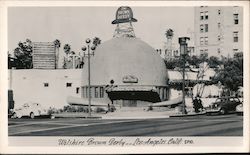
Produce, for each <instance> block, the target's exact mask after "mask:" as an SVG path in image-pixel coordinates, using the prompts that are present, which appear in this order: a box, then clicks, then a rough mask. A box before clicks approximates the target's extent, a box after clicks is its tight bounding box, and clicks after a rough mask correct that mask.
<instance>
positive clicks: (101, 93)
mask: <svg viewBox="0 0 250 155" xmlns="http://www.w3.org/2000/svg"><path fill="white" fill-rule="evenodd" d="M103 97H104V89H103V87H100V98H103Z"/></svg>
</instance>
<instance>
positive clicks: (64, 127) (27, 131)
mask: <svg viewBox="0 0 250 155" xmlns="http://www.w3.org/2000/svg"><path fill="white" fill-rule="evenodd" d="M137 121H141V120H130V121H115V122H101V123H89V124H80V125H76V124H75V125H70V126H69V125H68V126H63V127H54V128H47V129H37V130H25V131H21V132H14V133H11V134H9V136H12V135H17V134H22V133H29V132H42V131H49V130H57V129H66V128H73V127H81V126H83V127H84V126H92V125H104V124H115V123H126V122H137Z"/></svg>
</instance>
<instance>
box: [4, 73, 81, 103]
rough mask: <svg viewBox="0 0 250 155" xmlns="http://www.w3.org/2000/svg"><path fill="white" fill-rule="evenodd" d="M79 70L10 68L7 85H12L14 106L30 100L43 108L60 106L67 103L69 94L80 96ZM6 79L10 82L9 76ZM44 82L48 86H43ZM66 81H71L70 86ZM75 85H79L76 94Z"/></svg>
mask: <svg viewBox="0 0 250 155" xmlns="http://www.w3.org/2000/svg"><path fill="white" fill-rule="evenodd" d="M81 72H82V70H80V69H67V70H63V69H61V70H60V69H59V70H42V69H27V70H25V69H22V70H12V80H11V85H10V84H9V87H12V90H13V92H14V101H15V107H19V106H21V105H22V104H24V103H25V102H29V101H31V102H37V103H40V104H42V106H43V107H45V108H49V107H55V108H62V107H63V106H65V105H67V102H66V98H67V97H68V96H69V95H70V96H76V97H80V96H81V95H80V94H81V92H80V91H81V90H80V83H81ZM9 73H10V70H9ZM9 75H10V74H9ZM8 80H9V82H10V76H9V79H8ZM44 83H48V84H49V86H48V87H44ZM66 83H72V86H71V87H66ZM77 87H79V93H78V94H77V93H76V88H77Z"/></svg>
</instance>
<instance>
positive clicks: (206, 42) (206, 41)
mask: <svg viewBox="0 0 250 155" xmlns="http://www.w3.org/2000/svg"><path fill="white" fill-rule="evenodd" d="M205 45H208V37H205Z"/></svg>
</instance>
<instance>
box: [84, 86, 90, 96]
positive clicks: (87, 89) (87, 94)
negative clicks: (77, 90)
mask: <svg viewBox="0 0 250 155" xmlns="http://www.w3.org/2000/svg"><path fill="white" fill-rule="evenodd" d="M85 93H86V98H88V97H89V88H88V87H86V92H85Z"/></svg>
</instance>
